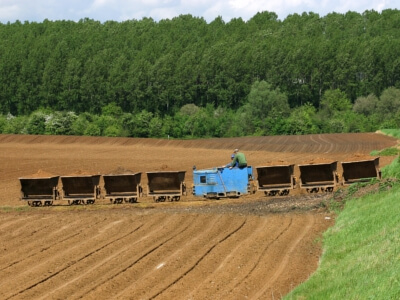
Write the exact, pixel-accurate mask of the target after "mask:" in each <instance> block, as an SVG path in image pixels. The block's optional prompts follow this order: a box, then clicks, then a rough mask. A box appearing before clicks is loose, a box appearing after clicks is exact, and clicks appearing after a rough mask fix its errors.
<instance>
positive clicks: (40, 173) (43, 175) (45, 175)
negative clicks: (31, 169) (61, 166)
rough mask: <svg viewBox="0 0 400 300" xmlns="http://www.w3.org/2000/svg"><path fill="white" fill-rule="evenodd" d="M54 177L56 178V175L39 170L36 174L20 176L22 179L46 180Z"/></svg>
mask: <svg viewBox="0 0 400 300" xmlns="http://www.w3.org/2000/svg"><path fill="white" fill-rule="evenodd" d="M55 176H58V175H55V174H53V173H50V172H47V171H43V170H40V169H39V170H38V171H37V172H36V173H34V174H30V175H26V176H22V178H48V177H55Z"/></svg>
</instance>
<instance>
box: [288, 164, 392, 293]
mask: <svg viewBox="0 0 400 300" xmlns="http://www.w3.org/2000/svg"><path fill="white" fill-rule="evenodd" d="M382 171H383V175H384V177H386V178H388V177H391V178H393V177H396V178H400V159H399V158H396V159H395V160H394V161H393V163H392V164H391V165H389V166H387V167H386V168H384V169H383V170H382ZM323 247H324V253H323V255H322V258H321V264H320V267H319V269H318V270H317V271H316V272H315V273H314V274H313V275H312V276H311V277H310V279H309V280H308V281H307V282H305V283H304V284H302V285H301V286H299V287H297V288H296V289H295V290H294V291H292V292H291V293H290V294H288V295H287V296H286V297H285V298H284V299H400V184H399V181H398V180H393V181H382V183H381V184H380V186H379V189H378V191H377V192H371V193H370V194H367V195H364V196H363V197H360V198H355V199H351V200H349V201H347V202H346V205H345V208H344V210H343V211H341V212H340V213H339V215H338V217H337V220H336V224H335V226H334V227H332V228H330V229H329V230H328V231H327V232H326V233H325V235H324V243H323Z"/></svg>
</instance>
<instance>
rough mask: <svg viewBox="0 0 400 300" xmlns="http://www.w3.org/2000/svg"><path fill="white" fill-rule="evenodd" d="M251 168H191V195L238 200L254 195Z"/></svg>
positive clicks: (254, 186)
mask: <svg viewBox="0 0 400 300" xmlns="http://www.w3.org/2000/svg"><path fill="white" fill-rule="evenodd" d="M255 191H256V185H255V183H254V181H253V168H252V167H251V166H247V167H245V168H237V167H235V168H232V169H229V168H226V167H225V168H211V169H203V170H197V169H196V167H193V195H194V196H202V197H204V198H208V199H219V198H238V197H240V196H242V195H245V194H250V193H255Z"/></svg>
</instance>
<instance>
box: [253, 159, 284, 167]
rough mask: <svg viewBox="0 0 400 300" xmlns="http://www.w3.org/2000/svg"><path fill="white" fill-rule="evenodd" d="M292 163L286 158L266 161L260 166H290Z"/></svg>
mask: <svg viewBox="0 0 400 300" xmlns="http://www.w3.org/2000/svg"><path fill="white" fill-rule="evenodd" d="M289 165H292V163H289V162H288V161H285V160H272V161H266V162H265V163H263V164H262V165H260V167H268V166H289ZM257 167H258V166H257Z"/></svg>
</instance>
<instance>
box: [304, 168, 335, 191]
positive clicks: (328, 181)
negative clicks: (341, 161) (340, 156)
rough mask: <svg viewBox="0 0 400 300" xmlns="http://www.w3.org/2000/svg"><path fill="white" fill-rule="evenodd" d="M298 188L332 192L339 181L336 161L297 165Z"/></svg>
mask: <svg viewBox="0 0 400 300" xmlns="http://www.w3.org/2000/svg"><path fill="white" fill-rule="evenodd" d="M299 169H300V188H303V189H306V190H307V192H309V193H318V192H319V191H322V192H332V191H333V189H334V188H335V187H336V186H337V185H338V183H339V176H338V174H337V162H336V161H334V162H330V163H312V164H304V165H299Z"/></svg>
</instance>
